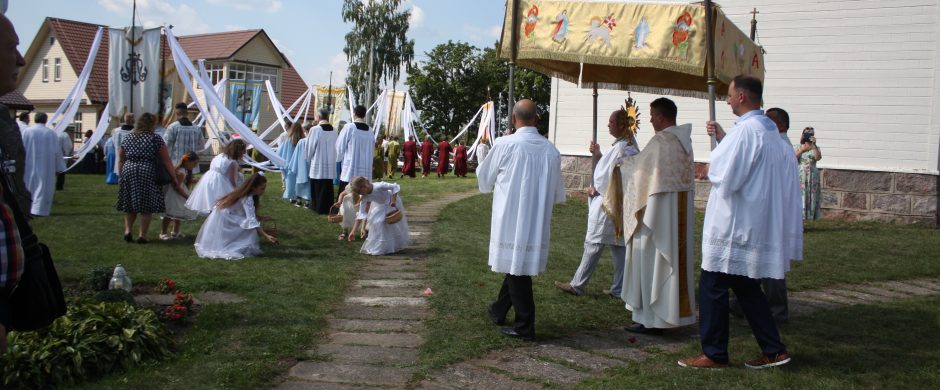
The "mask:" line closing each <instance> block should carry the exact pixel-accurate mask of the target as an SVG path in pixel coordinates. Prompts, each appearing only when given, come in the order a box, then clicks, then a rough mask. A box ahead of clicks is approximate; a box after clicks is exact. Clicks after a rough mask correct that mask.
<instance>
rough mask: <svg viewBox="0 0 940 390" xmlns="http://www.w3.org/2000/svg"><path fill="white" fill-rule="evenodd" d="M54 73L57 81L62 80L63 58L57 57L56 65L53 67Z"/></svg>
mask: <svg viewBox="0 0 940 390" xmlns="http://www.w3.org/2000/svg"><path fill="white" fill-rule="evenodd" d="M52 74H53V75H55V81H62V59H61V58H56V59H55V65H54V67H53V69H52Z"/></svg>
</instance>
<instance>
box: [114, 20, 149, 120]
mask: <svg viewBox="0 0 940 390" xmlns="http://www.w3.org/2000/svg"><path fill="white" fill-rule="evenodd" d="M132 30H133V31H132ZM108 39H109V41H108V102H109V103H111V109H110V112H109V114H110V115H111V116H120V115H121V113H122V112H124V111H125V109H126V110H127V111H129V112H133V113H135V114H137V115H140V114H142V113H144V112H151V113H156V112H157V111H158V110H159V109H160V102H159V91H158V89H159V88H160V29H159V28H152V29H149V30H144V29H143V28H142V27H135V28H133V29H132V28H130V27H127V28H112V29H109V31H108Z"/></svg>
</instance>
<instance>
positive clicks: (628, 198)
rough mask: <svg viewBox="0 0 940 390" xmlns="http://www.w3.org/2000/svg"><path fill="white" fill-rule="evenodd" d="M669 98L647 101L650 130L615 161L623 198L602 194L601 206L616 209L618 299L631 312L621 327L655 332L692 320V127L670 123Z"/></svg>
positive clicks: (672, 117)
mask: <svg viewBox="0 0 940 390" xmlns="http://www.w3.org/2000/svg"><path fill="white" fill-rule="evenodd" d="M677 113H678V109H677V108H676V104H675V103H674V102H673V101H672V100H669V99H666V98H659V99H656V100H653V102H652V103H650V116H649V122H650V124H651V125H653V130H654V131H655V132H656V133H655V135H653V138H651V139H650V141H649V143H648V144H647V145H646V147H645V148H643V151H642V152H640V153H639V154H637V155H636V156H633V157H628V158H626V159H625V160H624V161H623V163H622V164H621V166H620V172H621V178H622V180H621V183H623V187H622V194H623V200H621V201H619V202H618V201H617V199H614V197H608V201H607V203H605V208H607V209H608V210H612V209H615V208H616V207H618V206H621V207H622V211H621V212H619V213H617V214H620V215H622V216H623V217H622V218H623V219H622V221H623V232H624V235H625V236H627V240H628V245H627V248H628V250H627V256H626V257H627V259H626V266H625V267H624V272H623V286H624V288H623V293H622V295H621V298H622V299H623V301H624V303H625V306H626V308H627V310H630V311H631V312H632V318H633V324H632V325H629V326H627V327H625V328H624V330H626V331H628V332H634V333H648V334H662V332H663V329H667V328H677V327H680V326H686V325H692V324H694V323H695V294H694V293H693V289H694V288H695V286H694V284H693V275H694V271H695V269H694V266H693V265H694V263H695V257H694V255H693V251H692V243H693V239H694V237H695V209H694V207H695V204H694V200H695V196H694V192H695V174H694V170H693V165H692V164H693V159H692V125H691V124H684V125H681V126H677V125H676V116H677Z"/></svg>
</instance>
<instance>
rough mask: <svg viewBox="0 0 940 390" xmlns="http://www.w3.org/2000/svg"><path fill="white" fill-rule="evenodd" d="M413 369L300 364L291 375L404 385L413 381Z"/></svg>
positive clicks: (331, 380) (341, 364) (359, 382)
mask: <svg viewBox="0 0 940 390" xmlns="http://www.w3.org/2000/svg"><path fill="white" fill-rule="evenodd" d="M414 372H415V370H414V369H413V368H400V367H382V366H370V365H362V364H343V363H332V362H300V363H298V364H297V365H295V366H294V367H292V368H291V369H290V371H289V373H288V374H289V375H290V376H291V377H294V378H300V379H305V380H311V381H322V382H339V383H353V384H367V385H404V384H405V383H406V382H408V381H409V380H410V379H411V376H412V375H413V374H414Z"/></svg>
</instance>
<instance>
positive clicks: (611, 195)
mask: <svg viewBox="0 0 940 390" xmlns="http://www.w3.org/2000/svg"><path fill="white" fill-rule="evenodd" d="M622 181H623V179H622V178H621V177H620V166H619V165H617V166H615V167H614V169H613V171H611V173H610V183H609V184H608V185H607V193H606V194H604V204H603V205H601V208H602V209H604V212H605V213H607V216H609V217H610V219H611V221H612V222H613V224H614V237H616V238H618V239H619V238H623V185H622Z"/></svg>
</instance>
